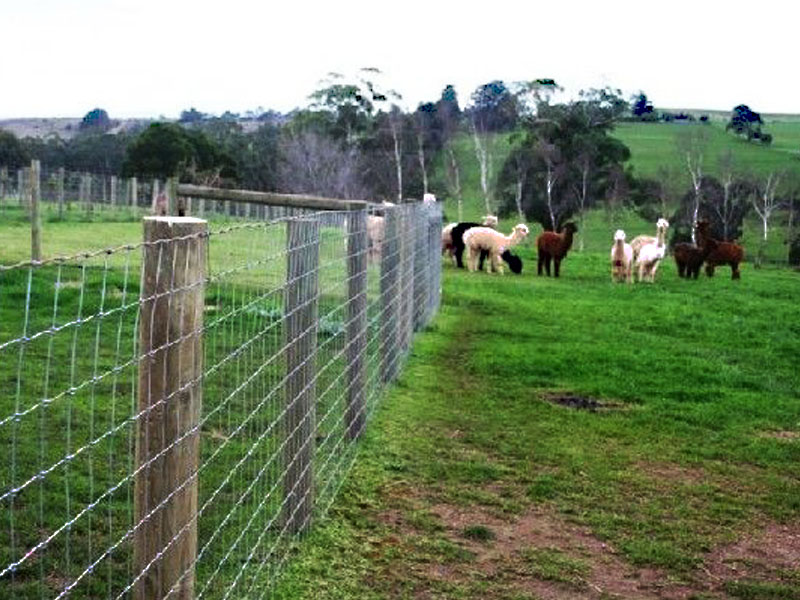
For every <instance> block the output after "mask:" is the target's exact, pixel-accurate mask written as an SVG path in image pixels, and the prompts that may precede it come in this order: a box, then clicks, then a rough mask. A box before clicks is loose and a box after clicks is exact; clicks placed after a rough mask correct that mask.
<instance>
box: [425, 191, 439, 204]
mask: <svg viewBox="0 0 800 600" xmlns="http://www.w3.org/2000/svg"><path fill="white" fill-rule="evenodd" d="M422 203H423V204H436V196H434V195H433V194H431V193H428V194H425V195H424V196H422Z"/></svg>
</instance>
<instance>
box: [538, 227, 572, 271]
mask: <svg viewBox="0 0 800 600" xmlns="http://www.w3.org/2000/svg"><path fill="white" fill-rule="evenodd" d="M576 231H578V227H577V226H576V225H575V223H572V222H570V223H567V224H566V225H564V227H563V229H562V231H561V233H555V232H554V231H543V232H542V233H541V234H539V237H537V238H536V249H537V251H538V254H539V263H538V265H537V272H538V274H539V275H541V274H542V267H544V269H545V271H546V272H547V276H548V277H549V276H550V261H551V260H552V261H553V267H554V273H553V276H554V277H558V276H559V271H560V269H561V261H562V260H564V258H566V256H567V252H569V249H570V248H572V238H573V236H574V235H575V232H576Z"/></svg>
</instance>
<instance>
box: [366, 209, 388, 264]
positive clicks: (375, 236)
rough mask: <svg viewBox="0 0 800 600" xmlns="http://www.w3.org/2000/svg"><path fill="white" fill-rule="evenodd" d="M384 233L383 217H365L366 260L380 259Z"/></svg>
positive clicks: (384, 223) (384, 222)
mask: <svg viewBox="0 0 800 600" xmlns="http://www.w3.org/2000/svg"><path fill="white" fill-rule="evenodd" d="M385 231H386V221H385V219H384V217H379V216H377V215H367V260H369V261H376V260H379V259H380V257H381V251H382V250H383V238H384V235H385Z"/></svg>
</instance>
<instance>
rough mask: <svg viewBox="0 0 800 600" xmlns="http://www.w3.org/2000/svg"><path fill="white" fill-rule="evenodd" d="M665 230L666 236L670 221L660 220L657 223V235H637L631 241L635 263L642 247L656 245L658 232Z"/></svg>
mask: <svg viewBox="0 0 800 600" xmlns="http://www.w3.org/2000/svg"><path fill="white" fill-rule="evenodd" d="M662 229H663V230H664V233H665V234H666V231H667V229H669V221H667V220H666V219H664V218H661V219H659V220H658V221H656V235H655V236H652V235H637V236H636V237H635V238H633V239H632V240H631V248H633V260H634V261H635V260H636V258H637V257H638V256H639V250H641V249H642V246H646V245H647V244H655V243H656V242H658V232H659V231H661V230H662Z"/></svg>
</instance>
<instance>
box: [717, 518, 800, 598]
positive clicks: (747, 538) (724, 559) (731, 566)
mask: <svg viewBox="0 0 800 600" xmlns="http://www.w3.org/2000/svg"><path fill="white" fill-rule="evenodd" d="M704 571H705V573H706V575H707V577H708V583H709V585H710V587H711V588H712V589H713V588H719V587H722V585H723V584H724V582H725V581H736V580H757V581H772V582H784V583H785V582H786V579H787V576H790V574H792V573H794V579H795V583H796V584H797V583H798V582H797V579H798V578H800V525H798V524H791V525H783V524H777V523H770V524H767V525H766V526H764V527H763V528H762V529H761V530H760V532H759V533H758V534H754V535H744V536H742V537H740V538H739V539H738V540H737V541H736V542H733V543H731V544H725V545H722V546H719V547H718V548H716V549H714V550H713V551H712V552H711V553H709V555H708V556H707V557H706V560H705V568H704Z"/></svg>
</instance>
